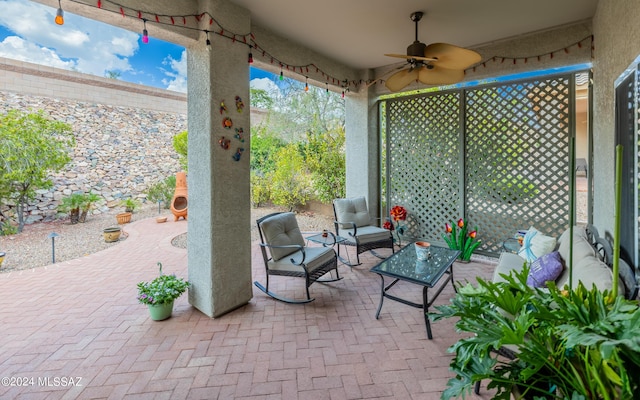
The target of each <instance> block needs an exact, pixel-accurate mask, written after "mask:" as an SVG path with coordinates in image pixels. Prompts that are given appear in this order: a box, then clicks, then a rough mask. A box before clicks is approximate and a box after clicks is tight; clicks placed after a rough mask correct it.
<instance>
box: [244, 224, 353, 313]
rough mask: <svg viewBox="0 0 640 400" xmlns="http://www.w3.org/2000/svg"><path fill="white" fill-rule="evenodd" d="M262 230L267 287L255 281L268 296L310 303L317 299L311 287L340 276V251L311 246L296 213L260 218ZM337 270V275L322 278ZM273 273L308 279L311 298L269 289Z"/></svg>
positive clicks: (259, 225) (261, 239) (259, 230)
mask: <svg viewBox="0 0 640 400" xmlns="http://www.w3.org/2000/svg"><path fill="white" fill-rule="evenodd" d="M256 223H257V224H258V232H259V233H260V242H261V243H260V250H261V251H262V258H263V259H264V266H265V268H266V286H263V285H262V284H261V283H260V282H258V281H255V282H254V285H256V287H257V288H258V289H260V290H262V291H263V292H265V293H266V294H267V295H269V296H271V297H273V298H274V299H276V300H280V301H283V302H285V303H294V304H301V303H308V302H310V301H313V300H314V299H313V298H311V296H310V295H309V286H311V285H312V284H313V283H314V282H335V281H338V280H340V279H342V278H341V277H340V275H339V274H338V260H337V257H336V252H335V251H334V250H333V248H331V247H307V246H305V241H304V238H303V237H302V234H301V233H300V228H299V227H298V222H297V220H296V216H295V214H293V213H290V212H287V213H273V214H269V215H266V216H264V217H262V218H260V219H258V220H257V221H256ZM333 270H335V272H336V277H335V278H333V277H332V278H330V279H323V280H320V278H321V277H322V276H324V275H325V274H327V273H329V272H331V271H333ZM271 275H281V276H292V277H298V278H304V280H305V283H306V290H307V298H306V299H305V300H295V299H291V298H287V297H282V296H279V295H277V294H275V293H273V292H271V291H270V290H269V277H270V276H271Z"/></svg>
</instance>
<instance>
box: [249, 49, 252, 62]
mask: <svg viewBox="0 0 640 400" xmlns="http://www.w3.org/2000/svg"><path fill="white" fill-rule="evenodd" d="M252 48H253V46H249V64H253V53H251V49H252Z"/></svg>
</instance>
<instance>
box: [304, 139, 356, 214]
mask: <svg viewBox="0 0 640 400" xmlns="http://www.w3.org/2000/svg"><path fill="white" fill-rule="evenodd" d="M344 146H345V132H344V128H337V129H335V130H332V131H327V132H324V133H322V134H319V135H313V134H308V135H307V144H306V146H305V149H304V154H305V158H306V161H307V168H308V169H309V171H310V172H311V178H312V180H313V188H314V189H315V195H316V198H317V199H318V200H320V201H321V202H324V203H330V202H331V201H332V200H333V199H336V198H342V197H344V195H345V186H346V179H345V173H344V171H345V166H346V157H345V149H344Z"/></svg>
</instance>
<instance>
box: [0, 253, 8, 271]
mask: <svg viewBox="0 0 640 400" xmlns="http://www.w3.org/2000/svg"><path fill="white" fill-rule="evenodd" d="M6 255H7V253H4V252H1V251H0V267H2V262H3V261H4V257H5V256H6Z"/></svg>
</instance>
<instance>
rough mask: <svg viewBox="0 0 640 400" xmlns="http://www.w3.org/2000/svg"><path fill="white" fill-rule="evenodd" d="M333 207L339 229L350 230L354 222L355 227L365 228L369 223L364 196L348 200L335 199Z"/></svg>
mask: <svg viewBox="0 0 640 400" xmlns="http://www.w3.org/2000/svg"><path fill="white" fill-rule="evenodd" d="M333 207H334V210H335V213H336V221H338V223H339V225H340V227H342V228H350V227H352V225H351V224H347V222H354V223H355V224H356V226H357V227H360V226H366V225H369V224H370V223H371V218H370V216H369V209H368V208H367V200H366V199H365V198H364V196H360V197H352V198H349V199H335V200H334V201H333Z"/></svg>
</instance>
